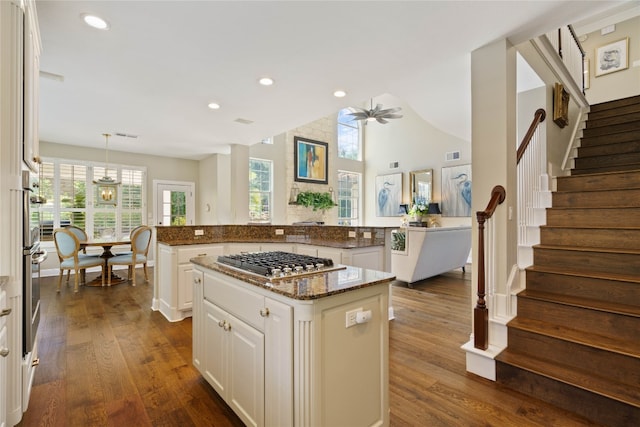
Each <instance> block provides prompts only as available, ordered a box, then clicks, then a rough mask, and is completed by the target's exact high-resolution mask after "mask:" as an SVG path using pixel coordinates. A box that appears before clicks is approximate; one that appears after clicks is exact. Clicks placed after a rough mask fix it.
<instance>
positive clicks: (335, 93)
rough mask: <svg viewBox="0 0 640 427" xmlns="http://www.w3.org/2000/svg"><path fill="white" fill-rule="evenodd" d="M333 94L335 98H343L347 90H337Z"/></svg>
mask: <svg viewBox="0 0 640 427" xmlns="http://www.w3.org/2000/svg"><path fill="white" fill-rule="evenodd" d="M333 96H335V97H336V98H344V97H345V96H347V92H345V91H343V90H337V91H335V92H333Z"/></svg>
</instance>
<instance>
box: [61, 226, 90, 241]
mask: <svg viewBox="0 0 640 427" xmlns="http://www.w3.org/2000/svg"><path fill="white" fill-rule="evenodd" d="M64 228H65V229H66V230H69V231H71V232H72V233H73V234H75V235H76V237H77V238H78V240H79V241H81V242H86V241H87V240H88V239H89V236H87V233H86V232H85V231H84V230H83V229H82V228H80V227H76V226H75V225H68V226H66V227H64Z"/></svg>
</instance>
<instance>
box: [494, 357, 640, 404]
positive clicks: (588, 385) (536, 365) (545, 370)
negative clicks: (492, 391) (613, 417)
mask: <svg viewBox="0 0 640 427" xmlns="http://www.w3.org/2000/svg"><path fill="white" fill-rule="evenodd" d="M497 360H498V361H500V362H502V363H506V364H509V365H512V366H516V367H518V368H520V369H524V370H527V371H530V372H533V373H536V374H538V375H542V376H544V377H547V378H551V379H553V380H556V381H561V382H563V383H566V384H570V385H572V386H574V387H578V388H581V389H583V390H587V391H589V392H593V393H596V394H599V395H601V396H605V397H608V398H610V399H614V400H618V401H620V402H624V403H626V404H628V405H631V406H633V407H637V408H640V388H639V387H638V386H637V385H635V386H633V385H631V384H623V383H620V382H617V381H611V380H609V379H607V378H604V377H600V376H598V375H597V374H596V373H594V372H593V371H591V370H590V371H582V370H578V369H575V368H572V367H568V366H565V365H562V364H559V363H556V362H554V363H551V362H547V361H545V360H542V359H539V358H536V357H532V356H530V355H527V354H523V353H516V352H514V351H509V349H506V350H504V351H503V352H502V353H500V355H499V356H498V357H497Z"/></svg>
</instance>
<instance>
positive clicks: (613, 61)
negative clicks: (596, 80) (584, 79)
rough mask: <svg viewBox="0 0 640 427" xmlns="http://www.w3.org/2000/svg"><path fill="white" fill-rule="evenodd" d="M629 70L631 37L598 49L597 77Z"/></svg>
mask: <svg viewBox="0 0 640 427" xmlns="http://www.w3.org/2000/svg"><path fill="white" fill-rule="evenodd" d="M627 68H629V37H626V38H624V39H622V40H618V41H617V42H613V43H609V44H607V45H604V46H602V47H599V48H597V49H596V64H595V72H596V77H599V76H604V75H605V74H611V73H615V72H616V71H621V70H626V69H627Z"/></svg>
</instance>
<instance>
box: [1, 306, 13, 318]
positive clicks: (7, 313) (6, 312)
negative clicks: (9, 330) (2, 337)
mask: <svg viewBox="0 0 640 427" xmlns="http://www.w3.org/2000/svg"><path fill="white" fill-rule="evenodd" d="M9 314H11V309H10V308H5V309H3V310H2V312H0V317H3V316H8V315H9Z"/></svg>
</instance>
